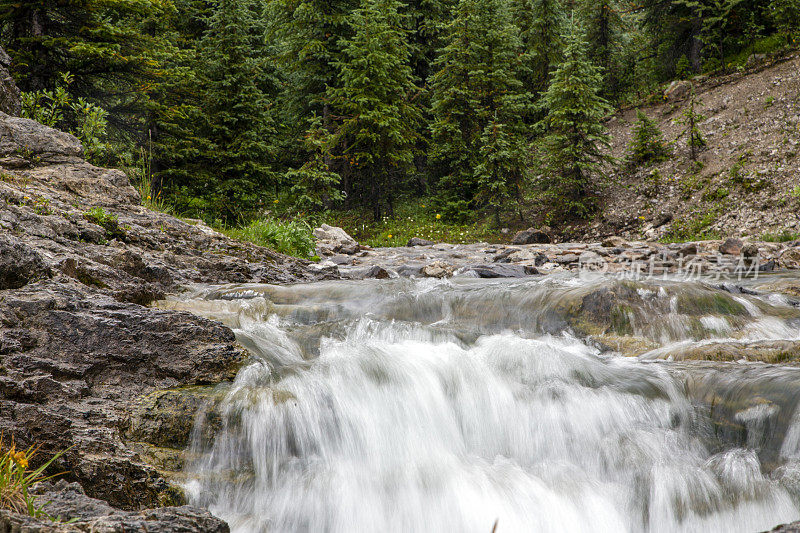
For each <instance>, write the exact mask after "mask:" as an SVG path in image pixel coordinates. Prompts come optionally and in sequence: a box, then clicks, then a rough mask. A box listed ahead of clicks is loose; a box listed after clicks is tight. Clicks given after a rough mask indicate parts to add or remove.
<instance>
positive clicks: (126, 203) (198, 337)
mask: <svg viewBox="0 0 800 533" xmlns="http://www.w3.org/2000/svg"><path fill="white" fill-rule="evenodd" d="M81 151H82V149H81V145H80V144H79V142H78V141H77V139H75V138H74V137H72V136H71V135H68V134H65V133H62V132H59V131H55V130H52V129H49V128H46V127H44V126H42V125H40V124H38V123H36V122H33V121H30V120H26V119H22V118H15V117H11V116H9V115H6V114H4V113H2V112H0V433H2V435H3V439H4V442H9V441H10V440H12V439H13V440H14V441H15V442H16V444H17V447H28V446H30V445H39V446H41V451H40V454H39V457H41V458H46V457H48V456H49V455H51V454H53V453H55V452H58V451H63V450H68V451H67V452H66V453H65V454H64V456H63V457H62V458H61V459H60V460H59V461H58V464H57V465H55V467H54V468H53V471H65V472H68V474H67V475H66V476H64V479H65V480H68V481H71V482H77V483H79V484H80V486H77V485H75V486H72V485H70V486H68V487H67V488H68V489H69V490H68V492H69V491H71V492H69V494H71V495H72V496H71V497H70V498H66V499H65V498H59V499H58V502H57V503H58V506H60V507H58V509H51V510H53V513H51V514H54V513H55V512H56V511H57V512H58V513H59V514H61V515H62V516H67V517H68V518H72V517H73V516H70V509H73V511H72V512H73V513H78V514H79V515H80V516H83V517H84V518H85V517H86V515H87V513H88V511H86V509H89V508H91V509H93V511H92V512H94V513H95V514H94V515H93V517H94V518H93V520H94V519H96V518H97V516H103V517H106V518H104V519H103V520H105V521H106V522H108V523H115V524H118V527H123V528H124V525H123V526H119V524H139V526H136V530H137V531H139V530H142V531H144V530H153V531H155V530H158V531H173V530H174V531H192V530H193V529H192V528H191V527H189V526H187V524H191V523H192V520H193V518H192V517H194V518H195V519H196V520H195V522H196V526H197V527H196V528H195V530H198V531H200V530H202V531H209V530H212V531H216V530H220V531H221V530H223V529H225V528H227V526H225V525H224V524H222V523H221V522H219V521H216V519H213V518H211V517H210V515H207V513H205V511H200V510H196V509H195V510H193V509H188V508H174V509H173V510H172V511H170V510H167V511H160V512H158V513H149V514H148V513H144V514H141V515H139V514H136V513H135V512H133V511H137V510H141V509H144V508H149V507H159V506H163V505H176V504H181V503H182V495H181V493H180V491H179V490H177V489H176V488H175V487H174V486H172V485H171V484H170V482H169V481H167V479H165V478H164V476H163V475H162V471H159V470H157V469H156V468H154V467H153V466H152V464H157V465H158V466H159V467H161V469H162V470H165V469H164V468H163V467H164V465H163V464H160V463H158V462H157V461H155V460H154V457H155V456H156V455H157V454H156V453H155V452H154V450H156V449H160V448H159V447H158V446H154V444H153V443H158V444H159V445H160V444H161V443H163V442H164V441H165V440H166V441H169V442H172V443H173V445H174V446H175V447H176V448H180V449H182V448H183V447H184V446H185V444H186V442H185V439H188V431H187V430H186V427H189V428H190V427H191V424H192V410H191V407H192V406H191V405H189V406H188V407H186V408H184V410H183V411H180V412H177V413H173V414H174V415H175V416H173V417H171V418H170V420H172V422H171V424H172V425H169V424H153V423H152V422H151V421H150V420H151V417H147V416H145V417H142V416H141V412H142V409H144V408H146V407H147V406H149V405H151V403H152V398H153V396H152V395H153V394H157V391H161V390H164V389H175V388H177V387H185V386H188V385H193V386H202V385H206V384H216V383H220V382H224V381H225V380H227V379H230V378H231V377H232V376H233V375H234V373H235V372H236V370H237V368H238V366H239V365H240V364H241V363H242V362H243V361H244V360H245V359H246V358H247V354H246V353H245V351H244V350H243V349H242V348H240V347H239V346H238V345H237V344H236V343H235V339H234V336H233V333H232V332H231V330H229V329H228V328H226V327H224V326H222V325H220V324H218V323H214V322H210V321H208V320H205V319H201V318H198V317H196V316H194V315H191V314H188V313H182V312H172V311H165V310H159V309H154V308H151V307H147V304H148V303H150V302H151V301H153V300H154V299H158V298H160V297H162V296H163V295H164V294H165V293H167V292H170V291H176V290H179V289H180V288H181V287H185V286H189V285H191V284H193V283H230V282H270V283H288V282H296V281H307V280H313V279H317V278H318V277H320V274H319V273H315V272H319V271H318V270H317V271H314V270H312V269H309V268H308V263H307V262H303V261H299V260H296V259H293V258H289V257H286V256H282V255H280V254H277V253H275V252H272V251H270V250H267V249H264V248H260V247H258V246H254V245H250V244H247V243H242V242H238V241H233V240H230V239H228V238H226V237H225V236H223V235H221V234H219V233H217V232H215V231H213V230H212V229H210V228H208V227H207V226H205V225H203V224H202V223H200V222H197V221H182V220H179V219H177V218H174V217H171V216H168V215H165V214H162V213H156V212H152V211H149V210H147V209H145V208H143V207H142V206H141V205H140V199H139V195H138V194H137V192H136V190H135V189H134V188H133V187H131V185H130V183H129V182H128V179H127V177H126V176H125V175H124V174H123V173H122V172H120V171H116V170H109V169H104V168H98V167H95V166H92V165H90V164H89V163H87V162H86V161H84V160H83V159H82V158H81ZM147 402H151V403H147ZM143 406H144V407H143ZM197 407H198V405H197V404H196V403H195V404H194V408H197ZM142 420H146V421H148V422H147V423H149V425H147V424H146V423H138V422H137V421H142ZM176 428H177V429H176ZM173 429H174V430H175V431H177V436H176V435H175V434H171V433H170V431H172V430H173ZM181 439H184V440H183V441H181ZM81 487H82V488H81ZM62 488H63V487H62ZM84 491H85V493H86V495H88V496H89V497H94V498H99V499H101V500H104V501H105V502H108V503H103V502H95V503H92V502H91V501H90V500H89V498H87V496H86V495H83V492H84ZM48 499H51V500H52V499H53V498H51V497H50V496H48ZM53 501H55V500H53ZM70 502H72V503H70ZM109 504H110V505H109ZM53 505H55V504H53ZM70 505H72V507H70ZM111 506H113V507H116V508H119V509H124V510H128V511H131V512H128V513H125V512H122V511H116V510H114V509H113V508H112V507H111ZM84 511H86V512H84ZM89 514H91V513H89ZM20 520H22V519H21V518H20V517H16V518H15V517H14V516H11V515H9V514H8V513H6V514H3V515H1V516H0V530H4V531H5V530H11V529H8V528H11V527H12V525H14V524H16V526H14V527H17V526H19V524H20ZM94 521H95V522H96V521H97V520H94ZM109 521H110V522H109ZM209 521H211V522H215V525H214V524H211V522H209ZM29 522H30V520H28V521H26V522H25V523H26V524H28V525H30V524H29ZM87 523H88V522H87ZM3 524H5V529H4V526H3ZM142 524H144V525H142ZM90 525H91V524H90ZM173 526H174V528H173ZM48 527H49V526H48ZM70 527H71V528H73V529H71V530H83V529H81V528H80V527H79V525H72V526H70ZM86 527H87V528H89V526H86ZM109 527H110V526H109ZM115 527H117V526H115ZM131 527H133V526H131ZM192 527H194V526H192ZM75 528H78V529H75ZM171 528H172V529H171ZM15 530H16V529H15ZM105 530H106V529H104V531H105ZM108 530H109V531H110V530H112V529H108ZM113 530H115V531H116V530H122V529H113ZM126 530H127V529H126Z"/></svg>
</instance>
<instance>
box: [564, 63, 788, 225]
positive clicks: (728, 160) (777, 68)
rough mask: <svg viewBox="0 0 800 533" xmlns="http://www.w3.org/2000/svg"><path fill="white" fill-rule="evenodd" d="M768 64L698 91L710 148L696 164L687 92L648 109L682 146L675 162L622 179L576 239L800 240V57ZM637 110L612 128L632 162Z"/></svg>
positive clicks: (617, 146)
mask: <svg viewBox="0 0 800 533" xmlns="http://www.w3.org/2000/svg"><path fill="white" fill-rule="evenodd" d="M761 61H762V63H761V64H759V65H756V66H754V67H753V68H751V69H750V70H748V71H747V72H744V73H737V74H732V75H729V76H725V77H721V78H711V79H705V78H702V77H701V78H699V79H696V80H695V81H694V83H695V86H696V90H697V96H698V98H699V100H700V102H701V104H700V105H699V109H698V110H699V112H700V113H701V114H703V115H704V116H705V117H706V118H705V120H703V121H702V122H701V123H700V130H701V131H702V132H703V134H704V135H705V138H706V141H707V143H708V146H707V148H706V149H705V150H704V151H702V152H701V154H700V156H699V163H697V164H694V163H692V162H691V160H690V158H689V155H688V149H687V148H686V143H685V139H682V138H681V139H679V140H677V139H678V138H679V136H680V133H681V131H682V129H683V128H684V126H681V125H680V124H678V123H677V122H676V121H677V119H679V118H680V115H681V113H682V112H683V110H684V109H685V108H686V104H687V97H688V93H689V91H688V86H687V84H686V82H683V83H681V82H678V83H675V84H673V85H672V86H671V87H670V88H669V90H667V91H666V92H665V96H664V98H663V99H661V101H660V102H659V103H658V104H657V105H651V106H648V107H643V108H641V109H642V111H644V112H645V113H646V114H647V115H648V116H649V117H651V118H653V119H655V120H656V121H657V122H658V125H659V127H660V129H661V130H662V131H663V132H664V136H665V139H666V140H667V141H670V142H672V141H675V142H674V145H673V147H672V156H671V157H670V158H669V160H668V161H665V162H663V163H660V164H657V165H654V166H651V167H647V168H626V167H625V166H624V165H621V167H622V168H621V169H620V170H619V171H616V172H615V173H613V174H612V175H610V176H607V177H609V178H611V179H610V181H611V182H612V184H611V185H610V186H608V187H607V188H606V189H605V190H604V191H603V193H602V200H601V215H599V217H598V218H597V220H595V221H593V222H592V223H590V224H589V225H588V226H581V227H580V228H573V229H572V231H571V232H570V231H568V232H567V233H568V234H570V236H571V237H573V238H587V237H596V236H601V235H611V234H621V235H623V236H625V237H628V238H633V239H639V238H647V239H658V238H661V237H664V236H666V235H668V234H673V235H676V234H678V235H679V234H683V235H684V236H699V235H702V234H706V235H714V234H716V235H718V236H720V237H726V236H736V237H742V236H755V237H760V236H762V235H764V234H765V233H771V234H780V233H783V232H786V233H789V234H793V235H796V234H798V233H800V190H799V189H796V188H797V187H800V155H799V154H798V153H799V152H800V146H798V145H800V54H799V53H797V52H795V53H794V54H792V55H790V56H787V57H781V58H777V59H771V60H768V59H763V58H762V59H761ZM635 120H636V109H627V110H625V111H623V112H620V113H619V114H618V115H616V116H615V117H614V118H613V119H612V120H611V121H610V123H609V128H610V132H611V135H612V152H613V155H614V156H615V157H616V158H618V160H619V161H620V162H623V161H624V159H625V158H626V156H627V155H628V150H629V149H628V147H629V143H630V139H631V132H632V128H633V122H634V121H635Z"/></svg>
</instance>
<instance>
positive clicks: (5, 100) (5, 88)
mask: <svg viewBox="0 0 800 533" xmlns="http://www.w3.org/2000/svg"><path fill="white" fill-rule="evenodd" d="M10 66H11V58H10V57H8V54H6V51H5V50H3V48H2V47H0V112H3V113H8V114H9V115H12V116H18V115H19V114H20V113H21V112H22V104H21V102H20V94H19V89H18V88H17V84H16V83H14V78H12V77H11V74H10V73H9V67H10Z"/></svg>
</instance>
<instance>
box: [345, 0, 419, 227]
mask: <svg viewBox="0 0 800 533" xmlns="http://www.w3.org/2000/svg"><path fill="white" fill-rule="evenodd" d="M401 5H402V4H401V3H400V2H399V1H398V0H363V1H362V4H361V7H360V8H359V9H357V10H356V11H355V12H354V13H353V14H352V15H351V17H350V19H349V23H350V26H351V27H352V29H353V32H354V34H353V37H352V38H350V39H344V40H343V41H342V43H341V46H342V59H341V60H340V61H338V62H337V66H338V68H339V70H340V74H339V76H340V79H341V87H340V88H334V89H332V90H331V91H330V96H331V101H332V103H333V105H334V106H335V108H336V109H337V111H338V112H341V113H342V115H343V118H342V119H341V121H340V123H339V125H338V129H337V134H336V138H338V139H341V141H342V142H343V143H344V146H345V147H346V148H345V149H344V151H343V156H344V158H345V159H346V160H347V161H348V162H349V166H350V169H351V172H352V176H353V188H354V190H355V191H356V193H357V195H358V196H360V197H361V198H362V199H363V201H364V202H365V203H366V204H367V205H369V206H370V207H371V208H372V212H373V215H374V217H375V219H376V220H378V219H380V218H381V216H382V215H383V214H384V213H386V214H388V215H390V216H391V215H392V214H393V206H394V198H395V195H396V191H397V190H398V185H399V183H400V182H401V181H402V180H403V178H404V177H405V174H406V172H407V169H408V167H409V166H410V164H411V162H412V158H413V147H414V144H415V141H416V138H415V131H416V127H417V123H418V122H419V120H420V111H419V109H418V108H417V106H416V105H415V104H414V102H413V97H414V95H415V93H417V92H418V89H417V87H416V86H415V85H414V82H413V74H412V72H411V67H410V66H409V64H408V60H409V56H410V52H409V49H408V45H407V43H406V40H405V38H406V30H405V26H404V24H403V22H404V21H403V20H402V16H401V15H400V13H399V12H398V9H399V8H400V7H401Z"/></svg>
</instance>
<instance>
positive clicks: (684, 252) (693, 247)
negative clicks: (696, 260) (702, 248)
mask: <svg viewBox="0 0 800 533" xmlns="http://www.w3.org/2000/svg"><path fill="white" fill-rule="evenodd" d="M678 255H679V256H684V257H686V256H689V255H697V244H696V243H693V242H692V243H689V244H687V245H685V246H682V247H681V248H680V249H679V250H678Z"/></svg>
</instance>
